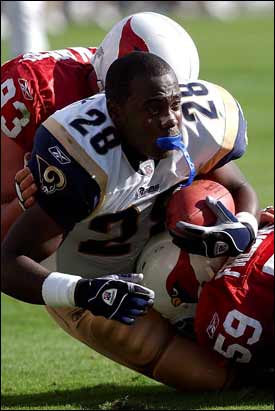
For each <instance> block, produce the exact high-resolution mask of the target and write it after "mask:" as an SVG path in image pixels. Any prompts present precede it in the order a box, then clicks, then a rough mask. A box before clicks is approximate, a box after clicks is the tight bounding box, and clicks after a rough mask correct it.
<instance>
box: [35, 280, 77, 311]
mask: <svg viewBox="0 0 275 411" xmlns="http://www.w3.org/2000/svg"><path fill="white" fill-rule="evenodd" d="M81 278H82V277H80V276H78V275H69V274H63V273H58V272H52V273H50V274H49V275H48V277H47V278H46V279H45V280H44V282H43V284H42V297H43V300H44V302H45V304H46V305H49V306H51V307H75V300H74V291H75V287H76V284H77V283H78V281H79V280H81Z"/></svg>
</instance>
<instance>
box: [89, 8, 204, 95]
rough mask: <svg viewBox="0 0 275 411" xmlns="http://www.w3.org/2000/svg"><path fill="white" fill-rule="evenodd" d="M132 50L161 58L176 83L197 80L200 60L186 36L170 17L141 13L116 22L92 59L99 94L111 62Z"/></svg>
mask: <svg viewBox="0 0 275 411" xmlns="http://www.w3.org/2000/svg"><path fill="white" fill-rule="evenodd" d="M135 50H140V51H148V52H151V53H153V54H156V55H158V56H159V57H161V58H162V59H163V60H165V61H166V62H167V63H168V64H169V65H170V66H171V67H172V68H173V69H174V71H175V73H176V75H177V77H178V81H179V83H184V82H187V81H190V80H197V79H198V76H199V65H200V64H199V56H198V51H197V48H196V46H195V44H194V42H193V40H192V38H191V37H190V36H189V34H188V33H187V32H186V31H185V30H184V29H183V28H182V27H181V26H180V25H179V24H178V23H176V22H175V21H173V20H172V19H170V18H169V17H166V16H163V15H161V14H158V13H152V12H143V13H136V14H133V15H131V16H128V17H125V18H124V19H123V20H121V21H119V22H118V23H117V24H116V25H115V26H114V27H113V28H112V30H111V31H110V32H109V33H108V34H107V35H106V37H105V38H104V40H103V42H102V43H101V45H100V46H99V48H98V49H97V51H96V53H95V54H94V56H93V57H92V60H91V63H92V65H93V66H94V69H95V72H96V76H97V84H98V87H99V90H100V91H102V90H103V89H104V88H105V79H106V74H107V71H108V69H109V67H110V65H111V64H112V63H113V61H115V60H116V59H117V58H118V57H122V56H124V55H126V54H128V53H130V52H132V51H135Z"/></svg>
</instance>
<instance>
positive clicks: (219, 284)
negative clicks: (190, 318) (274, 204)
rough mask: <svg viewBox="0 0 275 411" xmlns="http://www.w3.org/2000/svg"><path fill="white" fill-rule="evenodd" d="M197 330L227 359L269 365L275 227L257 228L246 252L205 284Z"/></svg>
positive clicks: (201, 340) (200, 337)
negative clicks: (254, 238)
mask: <svg viewBox="0 0 275 411" xmlns="http://www.w3.org/2000/svg"><path fill="white" fill-rule="evenodd" d="M230 261H231V262H230ZM195 331H196V336H197V339H198V342H199V343H200V344H201V345H204V346H209V347H211V348H212V349H214V351H216V352H217V353H219V354H220V355H222V356H223V357H225V358H227V359H233V360H236V361H237V362H241V363H251V364H252V363H259V362H260V364H261V365H264V363H265V362H266V365H268V364H269V366H270V360H271V358H270V356H271V355H270V352H273V350H274V346H273V343H274V227H273V226H272V227H270V226H269V227H268V226H267V227H265V228H263V229H261V230H259V232H258V235H257V240H256V242H255V244H254V245H253V246H252V247H251V249H250V251H249V252H248V253H246V254H241V255H240V256H239V257H237V258H234V260H233V261H232V259H230V260H229V262H228V263H227V264H226V265H225V266H224V267H223V268H222V270H220V271H219V272H218V273H217V274H216V276H215V277H214V278H213V279H212V280H210V281H209V282H208V283H205V285H204V286H203V288H202V292H201V294H200V298H199V302H198V305H197V310H196V317H195ZM272 358H273V355H272ZM222 362H223V361H222Z"/></svg>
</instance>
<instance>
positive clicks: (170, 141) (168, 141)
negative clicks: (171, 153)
mask: <svg viewBox="0 0 275 411" xmlns="http://www.w3.org/2000/svg"><path fill="white" fill-rule="evenodd" d="M156 145H157V146H158V147H159V148H160V149H161V150H163V151H167V150H180V151H181V152H182V153H183V155H184V158H185V160H186V162H187V164H188V167H189V177H188V179H187V181H186V182H185V183H182V184H181V187H187V186H190V184H192V182H193V180H194V178H195V175H196V169H195V165H194V163H193V161H192V160H191V157H190V155H189V153H188V151H187V150H186V147H185V145H184V144H183V141H182V135H181V134H178V135H177V136H175V137H159V138H158V139H157V140H156Z"/></svg>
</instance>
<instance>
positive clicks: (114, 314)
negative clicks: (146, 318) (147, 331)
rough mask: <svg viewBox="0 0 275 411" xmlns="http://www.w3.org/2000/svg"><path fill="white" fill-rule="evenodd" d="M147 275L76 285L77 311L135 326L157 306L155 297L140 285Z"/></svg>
mask: <svg viewBox="0 0 275 411" xmlns="http://www.w3.org/2000/svg"><path fill="white" fill-rule="evenodd" d="M142 279H143V274H125V275H115V274H114V275H110V276H106V277H101V278H95V279H93V280H87V279H81V280H79V281H78V283H77V284H76V288H75V293H74V299H75V305H76V306H77V307H82V308H86V309H87V310H89V311H91V313H92V314H94V315H102V316H103V317H105V318H108V319H113V320H117V321H120V322H122V323H123V324H127V325H130V324H133V323H134V321H135V318H136V317H138V316H140V315H144V314H145V313H146V312H147V309H148V308H149V307H151V306H152V305H153V302H154V298H155V293H154V291H152V290H150V289H149V288H146V287H143V286H141V285H138V284H136V283H138V282H140V281H142Z"/></svg>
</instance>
